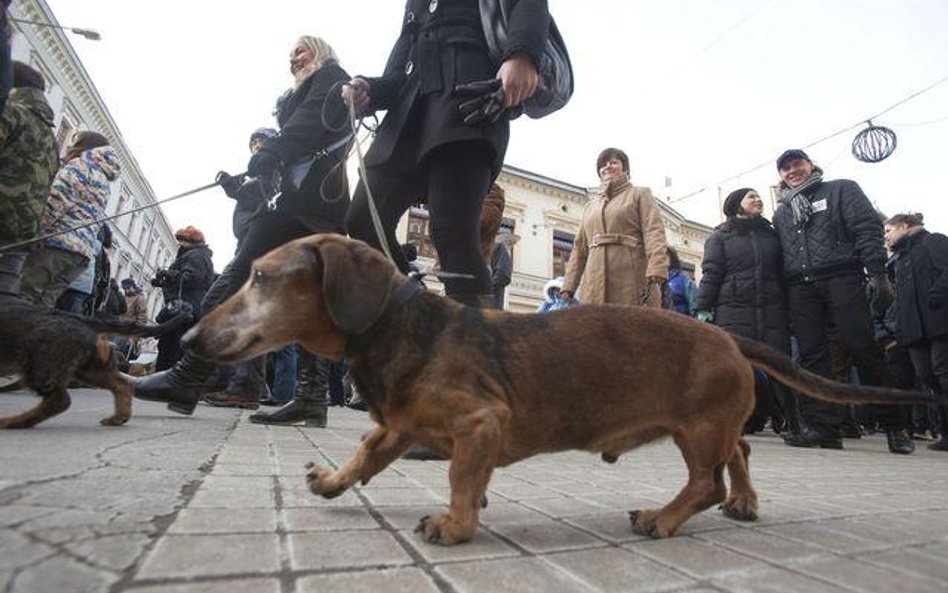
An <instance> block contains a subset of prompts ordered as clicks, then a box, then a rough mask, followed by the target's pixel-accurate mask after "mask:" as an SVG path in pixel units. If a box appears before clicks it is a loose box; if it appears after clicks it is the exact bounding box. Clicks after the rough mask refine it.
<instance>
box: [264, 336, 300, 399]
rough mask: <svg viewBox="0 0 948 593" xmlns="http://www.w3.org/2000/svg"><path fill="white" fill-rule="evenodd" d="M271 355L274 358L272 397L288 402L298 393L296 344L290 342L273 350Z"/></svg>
mask: <svg viewBox="0 0 948 593" xmlns="http://www.w3.org/2000/svg"><path fill="white" fill-rule="evenodd" d="M270 356H271V357H272V360H273V385H271V386H270V397H272V398H273V399H274V400H276V401H278V402H288V401H290V400H291V399H293V396H295V395H296V345H295V344H290V345H289V346H286V347H284V348H283V349H282V350H277V351H276V352H271V353H270Z"/></svg>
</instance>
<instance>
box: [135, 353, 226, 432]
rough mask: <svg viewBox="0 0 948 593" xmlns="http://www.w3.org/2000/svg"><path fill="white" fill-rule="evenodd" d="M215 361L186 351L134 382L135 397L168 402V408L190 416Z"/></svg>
mask: <svg viewBox="0 0 948 593" xmlns="http://www.w3.org/2000/svg"><path fill="white" fill-rule="evenodd" d="M214 367H215V365H214V363H213V362H208V361H206V360H204V359H201V358H198V357H197V356H194V355H193V354H191V353H190V352H189V351H187V350H186V351H185V353H184V356H182V357H181V360H179V361H178V362H176V363H175V365H174V366H173V367H171V368H170V369H168V370H167V371H162V372H160V373H154V374H151V375H148V376H146V377H142V378H140V379H136V380H135V383H134V387H135V397H136V398H138V399H143V400H146V401H153V402H167V403H168V409H169V410H171V411H172V412H177V413H178V414H185V415H188V416H190V415H191V414H193V413H194V407H195V406H196V405H197V402H198V399H200V397H201V390H202V388H203V386H204V380H205V379H207V377H208V376H209V375H210V374H211V373H212V372H213V371H214Z"/></svg>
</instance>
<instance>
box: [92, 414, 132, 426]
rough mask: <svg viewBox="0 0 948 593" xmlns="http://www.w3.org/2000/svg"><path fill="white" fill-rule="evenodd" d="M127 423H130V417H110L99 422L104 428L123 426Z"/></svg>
mask: <svg viewBox="0 0 948 593" xmlns="http://www.w3.org/2000/svg"><path fill="white" fill-rule="evenodd" d="M126 422H128V416H109V417H108V418H103V419H102V420H99V424H101V425H102V426H121V425H123V424H125V423H126Z"/></svg>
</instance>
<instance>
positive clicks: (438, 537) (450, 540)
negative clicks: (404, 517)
mask: <svg viewBox="0 0 948 593" xmlns="http://www.w3.org/2000/svg"><path fill="white" fill-rule="evenodd" d="M476 530H477V525H462V524H461V523H459V522H457V521H455V520H454V519H452V518H451V515H450V513H441V514H440V515H437V516H434V517H431V516H428V515H425V516H424V517H422V518H421V520H420V521H419V522H418V526H417V527H415V533H421V535H422V537H424V538H425V541H426V542H428V543H432V544H438V545H440V546H453V545H454V544H459V543H461V542H466V541H470V540H471V538H473V537H474V532H475V531H476Z"/></svg>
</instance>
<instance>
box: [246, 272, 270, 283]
mask: <svg viewBox="0 0 948 593" xmlns="http://www.w3.org/2000/svg"><path fill="white" fill-rule="evenodd" d="M251 278H252V280H251V282H250V283H251V284H252V285H254V286H259V285H261V284H263V283H264V282H266V280H267V275H266V274H264V273H263V272H261V271H260V270H254V271H253V275H252V277H251Z"/></svg>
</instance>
